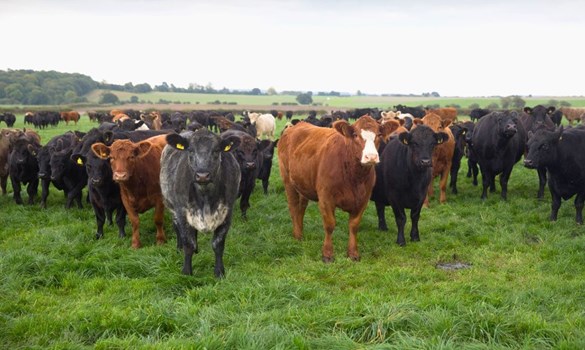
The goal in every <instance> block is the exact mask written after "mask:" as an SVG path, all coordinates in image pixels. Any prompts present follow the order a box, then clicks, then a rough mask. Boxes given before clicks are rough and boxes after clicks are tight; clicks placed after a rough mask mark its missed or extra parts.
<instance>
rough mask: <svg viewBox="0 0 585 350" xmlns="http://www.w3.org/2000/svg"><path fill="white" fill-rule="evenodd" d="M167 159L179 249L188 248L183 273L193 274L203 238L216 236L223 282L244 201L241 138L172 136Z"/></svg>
mask: <svg viewBox="0 0 585 350" xmlns="http://www.w3.org/2000/svg"><path fill="white" fill-rule="evenodd" d="M166 139H167V146H165V148H164V150H163V153H162V156H161V161H160V162H161V167H160V168H161V172H160V186H161V190H162V195H163V197H164V202H165V206H166V207H167V208H168V209H169V210H170V211H171V212H172V215H173V226H174V228H175V231H176V233H177V240H178V242H177V243H178V246H180V245H182V246H183V251H184V253H185V260H184V263H183V274H186V275H191V274H193V270H192V264H191V260H192V257H193V253H194V252H195V253H197V252H198V246H197V233H198V232H199V231H204V232H213V238H212V241H211V245H212V247H213V251H214V253H215V270H214V272H215V276H216V277H223V276H224V274H225V270H224V266H223V250H224V245H225V238H226V235H227V232H228V230H229V228H230V226H231V222H232V212H233V207H234V202H235V201H236V198H237V196H238V187H239V183H240V169H239V166H238V163H237V161H236V159H235V157H234V156H233V154H232V152H231V151H232V150H233V149H235V148H236V147H238V145H239V143H240V139H239V138H238V137H227V138H220V137H219V136H217V135H215V134H214V133H212V132H210V131H208V130H207V129H200V130H197V131H186V132H183V133H181V134H180V135H179V134H169V135H168V136H167V138H166Z"/></svg>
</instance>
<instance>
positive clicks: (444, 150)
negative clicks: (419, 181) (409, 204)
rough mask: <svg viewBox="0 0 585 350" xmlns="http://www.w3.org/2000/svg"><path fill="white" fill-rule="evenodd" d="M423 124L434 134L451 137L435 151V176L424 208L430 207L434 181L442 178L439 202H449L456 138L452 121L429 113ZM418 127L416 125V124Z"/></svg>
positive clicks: (436, 147)
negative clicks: (440, 133) (452, 128)
mask: <svg viewBox="0 0 585 350" xmlns="http://www.w3.org/2000/svg"><path fill="white" fill-rule="evenodd" d="M422 123H423V124H424V125H427V126H429V127H430V128H431V129H433V131H434V132H436V133H437V132H444V133H445V134H447V135H449V138H448V139H447V140H445V141H444V142H442V143H440V144H438V145H436V146H435V148H434V149H433V160H432V162H433V174H432V177H431V183H430V184H429V189H428V192H427V197H426V198H425V201H424V204H423V205H424V206H425V207H428V206H429V197H431V196H433V194H434V189H433V180H434V179H435V177H437V176H440V177H441V178H440V180H439V191H440V195H439V202H440V203H445V202H446V201H447V182H448V181H449V172H450V171H451V163H452V162H453V152H455V137H453V133H452V132H451V129H450V128H448V126H449V124H451V122H450V121H448V120H444V119H442V118H441V117H440V116H439V115H437V114H435V113H427V114H426V115H425V116H424V117H423V118H422ZM415 125H416V124H415Z"/></svg>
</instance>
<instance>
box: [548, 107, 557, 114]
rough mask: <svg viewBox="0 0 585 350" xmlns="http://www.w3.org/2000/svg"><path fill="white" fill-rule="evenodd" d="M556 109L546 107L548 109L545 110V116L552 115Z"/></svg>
mask: <svg viewBox="0 0 585 350" xmlns="http://www.w3.org/2000/svg"><path fill="white" fill-rule="evenodd" d="M556 110H557V109H556V108H555V106H550V107H548V109H547V110H546V114H553V113H554V111H556Z"/></svg>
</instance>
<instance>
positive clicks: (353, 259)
mask: <svg viewBox="0 0 585 350" xmlns="http://www.w3.org/2000/svg"><path fill="white" fill-rule="evenodd" d="M347 257H348V258H350V259H351V261H356V262H357V261H360V256H359V255H355V256H351V255H348V256H347Z"/></svg>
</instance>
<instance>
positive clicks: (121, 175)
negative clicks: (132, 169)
mask: <svg viewBox="0 0 585 350" xmlns="http://www.w3.org/2000/svg"><path fill="white" fill-rule="evenodd" d="M113 179H114V181H126V180H127V179H128V173H126V172H118V171H117V172H115V173H114V176H113Z"/></svg>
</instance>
